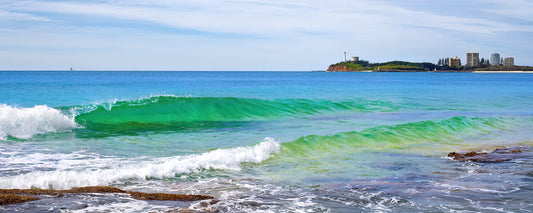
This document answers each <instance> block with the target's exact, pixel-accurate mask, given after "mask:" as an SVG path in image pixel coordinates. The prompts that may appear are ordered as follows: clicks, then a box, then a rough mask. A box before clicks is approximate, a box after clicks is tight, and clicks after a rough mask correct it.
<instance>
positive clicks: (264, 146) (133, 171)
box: [0, 138, 280, 189]
mask: <svg viewBox="0 0 533 213" xmlns="http://www.w3.org/2000/svg"><path fill="white" fill-rule="evenodd" d="M279 149H280V144H279V143H278V142H276V141H275V140H274V139H272V138H265V139H264V140H263V141H262V142H260V143H258V144H256V145H253V146H248V147H237V148H230V149H217V150H214V151H210V152H206V153H203V154H196V155H189V156H177V157H167V158H159V159H154V160H152V161H142V162H133V161H126V162H124V160H123V159H111V158H109V159H104V160H107V161H108V163H107V165H105V164H104V163H103V162H102V161H103V160H99V161H98V162H99V164H100V165H102V164H103V165H102V168H85V169H78V170H73V169H72V168H71V167H64V166H62V165H57V168H56V169H57V170H55V171H35V172H30V173H26V174H21V175H15V176H8V177H2V181H0V188H23V189H27V188H32V187H33V188H43V189H45V188H52V189H68V188H73V187H82V186H102V185H110V184H113V183H117V182H120V181H128V180H144V179H146V178H173V177H176V175H179V174H184V173H185V174H186V173H191V172H198V171H201V170H204V169H207V170H209V169H218V170H240V169H241V164H242V163H246V162H249V163H261V162H262V161H264V160H266V159H268V158H270V157H271V156H273V155H274V154H276V153H278V152H279ZM67 163H71V162H70V161H68V162H67Z"/></svg>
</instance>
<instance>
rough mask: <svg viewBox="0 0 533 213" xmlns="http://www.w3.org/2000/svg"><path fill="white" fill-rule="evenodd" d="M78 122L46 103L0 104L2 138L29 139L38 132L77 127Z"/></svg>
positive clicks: (0, 136)
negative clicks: (34, 104)
mask: <svg viewBox="0 0 533 213" xmlns="http://www.w3.org/2000/svg"><path fill="white" fill-rule="evenodd" d="M76 127H77V125H76V122H75V121H74V119H73V118H70V117H68V116H66V115H64V114H62V113H61V111H59V110H57V109H54V108H50V107H48V106H46V105H38V106H34V107H32V108H19V107H13V106H9V105H6V104H0V140H7V138H8V137H9V136H10V137H14V138H18V139H29V138H31V137H33V136H35V135H38V134H45V133H50V132H63V131H68V130H71V129H73V128H76Z"/></svg>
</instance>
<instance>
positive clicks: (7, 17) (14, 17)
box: [0, 10, 52, 22]
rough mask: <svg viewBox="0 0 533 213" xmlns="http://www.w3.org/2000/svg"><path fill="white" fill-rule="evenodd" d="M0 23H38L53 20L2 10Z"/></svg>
mask: <svg viewBox="0 0 533 213" xmlns="http://www.w3.org/2000/svg"><path fill="white" fill-rule="evenodd" d="M0 21H37V22H50V21H52V20H50V19H47V18H44V17H39V16H34V15H31V14H27V13H15V12H9V11H5V10H0Z"/></svg>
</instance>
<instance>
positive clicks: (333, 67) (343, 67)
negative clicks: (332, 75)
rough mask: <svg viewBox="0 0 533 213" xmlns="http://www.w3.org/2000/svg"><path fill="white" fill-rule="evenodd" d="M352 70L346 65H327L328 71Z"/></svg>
mask: <svg viewBox="0 0 533 213" xmlns="http://www.w3.org/2000/svg"><path fill="white" fill-rule="evenodd" d="M350 71H352V70H351V69H350V68H349V67H348V66H346V65H342V64H333V65H330V66H329V67H328V72H350Z"/></svg>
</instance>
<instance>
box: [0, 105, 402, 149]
mask: <svg viewBox="0 0 533 213" xmlns="http://www.w3.org/2000/svg"><path fill="white" fill-rule="evenodd" d="M397 109H399V107H398V106H396V105H394V104H392V103H389V102H382V101H369V100H351V101H330V100H309V99H276V100H263V99H250V98H233V97H176V96H167V95H160V96H153V97H149V98H141V99H138V100H125V101H114V102H109V103H103V104H92V105H80V106H64V107H58V108H57V109H54V108H50V107H47V106H34V107H32V108H17V107H12V106H8V105H5V104H3V105H0V139H2V140H6V139H7V137H8V136H11V137H14V138H18V139H29V138H31V137H33V136H35V135H38V134H46V133H50V132H62V131H68V130H71V129H74V128H76V127H80V128H78V129H77V130H76V132H77V133H79V136H81V137H101V136H114V135H135V134H138V133H142V132H153V131H160V132H163V131H183V130H193V131H195V130H201V129H212V128H225V127H236V126H241V125H246V124H247V122H251V121H266V120H269V119H278V118H282V117H304V116H308V115H314V114H320V113H327V112H335V111H358V112H370V111H394V110H397Z"/></svg>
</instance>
